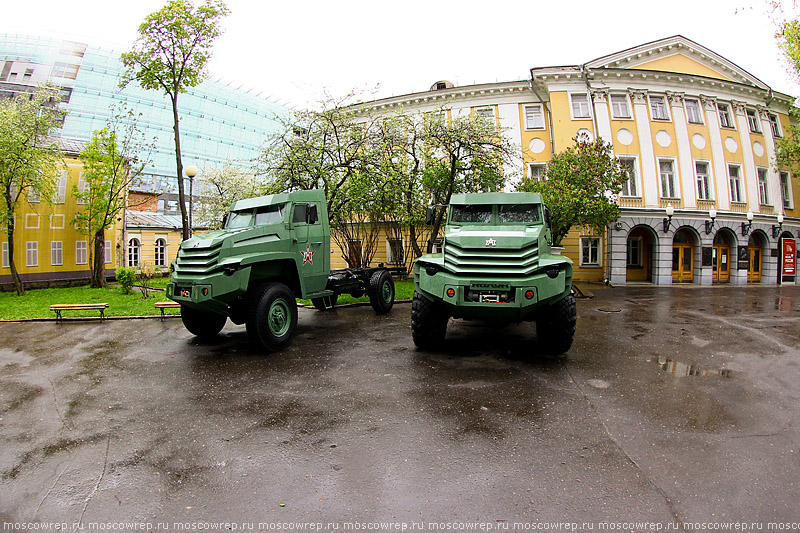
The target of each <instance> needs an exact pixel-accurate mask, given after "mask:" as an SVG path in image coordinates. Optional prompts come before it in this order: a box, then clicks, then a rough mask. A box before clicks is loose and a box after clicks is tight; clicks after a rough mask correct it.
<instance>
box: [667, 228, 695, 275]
mask: <svg viewBox="0 0 800 533" xmlns="http://www.w3.org/2000/svg"><path fill="white" fill-rule="evenodd" d="M693 281H694V239H693V238H692V234H691V233H689V230H687V229H681V230H678V231H677V232H676V233H675V237H673V239H672V283H692V282H693Z"/></svg>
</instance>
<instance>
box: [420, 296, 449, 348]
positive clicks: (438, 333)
mask: <svg viewBox="0 0 800 533" xmlns="http://www.w3.org/2000/svg"><path fill="white" fill-rule="evenodd" d="M448 320H450V317H449V316H447V312H446V311H445V310H444V309H443V308H442V307H441V306H440V305H438V304H437V303H436V302H431V301H430V300H428V299H427V298H425V297H424V296H422V295H421V294H420V293H418V292H417V291H414V299H413V300H412V301H411V337H412V338H413V339H414V344H415V345H416V346H417V348H421V349H423V350H427V349H431V348H437V347H439V346H441V345H442V344H443V343H444V337H445V335H446V333H447V321H448Z"/></svg>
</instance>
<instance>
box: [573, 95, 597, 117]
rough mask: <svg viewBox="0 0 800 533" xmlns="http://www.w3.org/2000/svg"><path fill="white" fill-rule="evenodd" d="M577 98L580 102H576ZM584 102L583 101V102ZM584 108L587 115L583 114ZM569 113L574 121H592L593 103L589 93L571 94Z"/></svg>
mask: <svg viewBox="0 0 800 533" xmlns="http://www.w3.org/2000/svg"><path fill="white" fill-rule="evenodd" d="M576 98H578V100H577V101H576ZM584 99H585V100H584ZM581 100H583V101H581ZM584 108H585V111H586V114H583V112H584ZM569 110H570V111H569V112H570V114H571V116H572V120H590V119H591V118H592V102H591V100H590V99H589V94H588V93H570V95H569Z"/></svg>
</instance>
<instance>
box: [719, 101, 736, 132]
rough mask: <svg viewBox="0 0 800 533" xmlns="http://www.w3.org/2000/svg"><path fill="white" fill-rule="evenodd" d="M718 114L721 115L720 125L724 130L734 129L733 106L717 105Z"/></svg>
mask: <svg viewBox="0 0 800 533" xmlns="http://www.w3.org/2000/svg"><path fill="white" fill-rule="evenodd" d="M717 114H719V125H720V126H721V127H723V128H731V129H733V128H734V124H733V119H732V118H731V106H729V105H728V104H722V103H719V102H718V103H717Z"/></svg>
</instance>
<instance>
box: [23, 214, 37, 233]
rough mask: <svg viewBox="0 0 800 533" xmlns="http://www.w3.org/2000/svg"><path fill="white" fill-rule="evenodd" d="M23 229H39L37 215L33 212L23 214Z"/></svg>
mask: <svg viewBox="0 0 800 533" xmlns="http://www.w3.org/2000/svg"><path fill="white" fill-rule="evenodd" d="M25 229H39V215H37V214H35V213H28V214H27V215H25Z"/></svg>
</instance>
